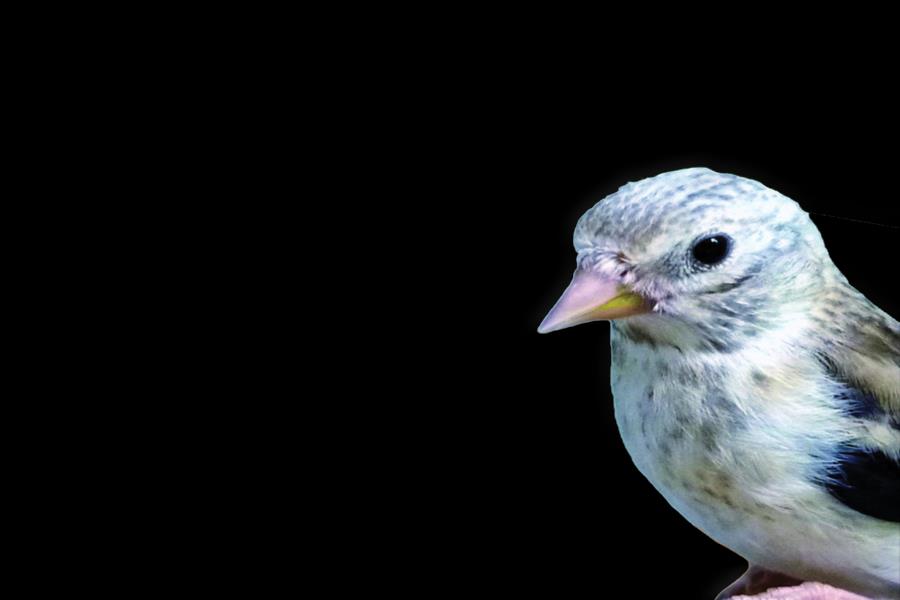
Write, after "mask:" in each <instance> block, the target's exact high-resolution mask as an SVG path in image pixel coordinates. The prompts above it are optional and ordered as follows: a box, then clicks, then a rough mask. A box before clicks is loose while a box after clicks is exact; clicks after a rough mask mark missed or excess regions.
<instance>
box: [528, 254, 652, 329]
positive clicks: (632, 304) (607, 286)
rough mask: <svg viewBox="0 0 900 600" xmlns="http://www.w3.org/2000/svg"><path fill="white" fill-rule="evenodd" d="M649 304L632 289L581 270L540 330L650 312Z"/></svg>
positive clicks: (548, 314) (591, 272) (576, 273)
mask: <svg viewBox="0 0 900 600" xmlns="http://www.w3.org/2000/svg"><path fill="white" fill-rule="evenodd" d="M651 308H652V307H651V306H650V304H648V303H647V301H646V299H644V297H643V296H640V295H638V294H636V293H635V292H633V291H632V290H631V288H629V287H627V286H624V285H621V284H619V283H618V282H616V281H614V280H612V279H609V278H607V277H603V276H601V275H598V274H596V273H594V272H593V271H585V270H583V269H578V270H576V271H575V275H574V276H573V277H572V283H570V284H569V287H567V288H566V291H565V292H563V295H562V297H560V299H559V300H557V301H556V304H555V305H553V308H551V309H550V312H549V313H547V316H546V317H544V320H543V321H542V322H541V326H540V327H538V333H550V332H551V331H556V330H557V329H565V328H566V327H572V326H573V325H580V324H581V323H587V322H589V321H608V320H611V319H621V318H623V317H630V316H632V315H639V314H642V313H647V312H650V310H651Z"/></svg>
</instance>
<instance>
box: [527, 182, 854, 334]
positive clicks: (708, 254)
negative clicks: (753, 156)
mask: <svg viewBox="0 0 900 600" xmlns="http://www.w3.org/2000/svg"><path fill="white" fill-rule="evenodd" d="M574 245H575V250H576V252H577V269H576V270H575V274H574V276H573V278H572V282H571V284H570V285H569V287H568V288H567V289H566V290H565V292H564V293H563V295H562V297H561V298H560V299H559V301H558V302H557V303H556V305H555V306H554V307H553V308H552V309H551V311H550V312H549V314H548V315H547V316H546V318H545V319H544V321H543V322H542V323H541V325H540V327H539V328H538V331H539V332H540V333H548V332H551V331H555V330H558V329H563V328H566V327H571V326H573V325H578V324H581V323H585V322H588V321H597V320H616V325H617V328H618V329H619V330H620V331H622V332H623V333H624V334H626V335H630V336H632V337H635V338H640V339H642V340H644V341H648V342H651V343H652V342H656V343H660V344H671V345H676V346H678V347H680V348H681V347H685V346H688V347H692V346H693V347H702V348H708V349H714V350H722V349H724V347H728V346H731V345H735V344H739V342H740V341H741V340H742V339H744V338H747V337H752V336H755V335H758V334H759V333H760V332H762V331H764V330H765V329H766V328H771V327H777V326H779V325H780V324H783V323H784V322H785V321H786V320H789V319H791V318H794V317H796V315H798V314H800V313H802V311H803V310H805V309H807V308H808V307H809V305H810V303H811V302H813V301H814V300H815V298H816V294H817V291H818V290H820V289H822V287H823V286H824V285H825V283H826V279H827V278H829V277H840V274H839V273H837V271H836V269H835V268H834V266H833V264H832V263H831V260H830V258H829V256H828V252H827V251H826V249H825V245H824V243H823V242H822V238H821V235H820V234H819V232H818V230H817V229H816V227H815V225H814V224H813V222H812V221H811V220H810V218H809V216H808V215H807V213H806V212H804V211H803V210H802V209H801V208H800V206H799V205H798V204H797V203H796V202H794V201H793V200H791V199H790V198H787V197H785V196H783V195H781V194H779V193H778V192H776V191H774V190H771V189H769V188H767V187H765V186H764V185H762V184H760V183H758V182H756V181H753V180H750V179H746V178H743V177H738V176H735V175H728V174H721V173H716V172H714V171H711V170H709V169H705V168H694V169H684V170H680V171H674V172H671V173H664V174H662V175H658V176H656V177H651V178H649V179H644V180H642V181H638V182H636V183H629V184H627V185H625V186H623V187H622V188H620V189H619V191H617V192H616V193H614V194H612V195H610V196H608V197H606V198H604V199H603V200H601V201H600V202H598V203H597V204H596V205H595V206H594V207H593V208H591V209H590V210H588V211H587V212H586V213H585V214H584V215H583V216H582V217H581V218H580V219H579V220H578V224H577V226H576V228H575V234H574Z"/></svg>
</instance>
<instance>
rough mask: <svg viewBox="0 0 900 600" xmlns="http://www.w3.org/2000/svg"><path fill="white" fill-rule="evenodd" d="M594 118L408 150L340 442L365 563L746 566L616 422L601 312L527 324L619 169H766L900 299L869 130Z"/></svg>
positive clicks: (477, 584)
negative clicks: (389, 250)
mask: <svg viewBox="0 0 900 600" xmlns="http://www.w3.org/2000/svg"><path fill="white" fill-rule="evenodd" d="M461 121H465V119H462V120H461ZM601 125H602V126H593V125H592V126H584V127H583V128H582V127H578V126H576V125H572V124H562V123H560V124H546V125H543V126H541V127H537V126H536V125H535V124H534V123H529V122H527V119H526V118H525V115H523V116H522V118H521V119H520V118H508V117H507V118H504V119H503V120H502V121H501V122H500V123H499V124H498V123H496V122H493V121H491V120H490V119H488V120H484V119H481V120H478V121H476V122H474V123H469V122H466V123H462V122H460V130H458V131H453V127H452V126H451V127H450V128H448V129H446V130H445V129H443V128H442V129H441V131H440V133H436V132H431V133H434V134H435V135H436V136H437V137H438V138H440V140H439V143H436V144H434V145H432V146H430V148H432V149H431V150H423V153H424V155H425V156H424V157H423V156H419V157H416V158H415V159H410V161H409V162H408V163H407V164H405V165H404V173H405V175H406V176H407V177H408V178H409V180H410V181H413V182H414V187H415V189H414V190H413V194H414V199H413V200H412V201H411V203H410V204H408V205H403V206H400V205H399V204H398V210H397V212H396V214H397V218H398V219H401V218H402V217H401V216H400V215H403V214H405V215H406V217H405V218H406V221H404V223H402V224H405V225H406V226H407V227H408V229H409V230H412V233H411V235H405V236H400V237H399V238H398V239H397V240H395V241H394V243H395V244H396V254H395V255H394V257H393V260H394V261H395V265H396V266H397V267H398V272H399V273H400V275H399V279H400V282H401V283H402V285H401V286H400V288H399V289H402V292H401V293H400V294H395V293H394V292H393V291H391V289H390V288H391V286H392V285H394V284H393V283H392V284H388V283H386V282H384V281H381V283H375V284H373V285H382V286H383V287H382V289H383V290H384V292H383V293H384V294H385V295H386V296H385V303H386V305H387V306H388V307H396V306H397V305H398V303H399V305H400V306H401V310H399V311H392V312H391V317H390V318H391V323H390V324H389V326H385V324H384V323H373V324H372V325H369V326H367V329H366V333H367V335H366V336H365V337H366V339H367V341H366V342H365V345H366V348H367V349H366V350H365V351H360V353H359V354H358V356H359V357H360V359H361V360H362V359H364V358H365V357H367V356H368V357H371V356H372V355H373V354H374V355H375V356H377V358H375V359H371V360H373V362H374V366H373V367H372V374H371V377H372V378H373V379H371V380H368V381H367V385H366V389H369V390H371V395H367V396H366V398H365V400H364V401H363V402H362V404H364V405H365V407H364V408H363V409H362V410H357V411H355V412H353V413H352V415H353V421H354V422H355V423H356V425H358V426H359V428H360V430H361V431H364V432H365V433H364V436H365V440H366V442H365V444H364V446H365V451H364V452H362V453H361V454H362V455H360V454H357V453H354V454H353V456H354V458H353V461H354V464H355V465H356V466H357V467H358V469H354V471H353V473H354V474H356V475H358V476H359V479H358V482H359V483H358V485H359V487H358V488H357V491H358V493H359V494H360V495H361V496H362V497H365V498H367V499H368V501H367V502H366V503H365V505H366V506H367V508H366V509H365V511H364V514H359V513H358V512H355V513H354V514H355V515H356V517H358V518H359V521H355V522H358V523H359V524H360V527H363V528H364V529H365V530H366V531H368V532H370V533H371V535H370V536H368V537H366V536H364V537H365V538H366V539H368V540H369V541H370V543H371V546H369V545H366V546H365V550H364V552H366V553H368V552H369V551H371V552H385V547H386V545H390V546H391V547H397V545H399V547H400V548H401V551H400V552H399V553H398V554H396V555H394V554H391V553H388V556H390V557H392V558H391V559H390V562H391V563H392V565H393V567H391V568H389V569H387V570H384V569H382V568H378V569H376V570H375V571H376V572H377V574H376V575H375V576H376V577H379V578H384V580H385V581H388V582H396V581H397V576H399V575H403V574H415V575H416V578H418V577H419V576H421V577H422V579H421V581H423V582H424V583H423V584H422V585H424V586H425V588H424V589H446V588H455V589H460V590H470V591H474V590H477V591H485V592H495V593H496V592H502V593H505V594H506V593H510V594H520V593H542V594H546V595H548V596H550V597H563V596H565V595H568V594H571V593H574V592H576V591H577V590H588V591H590V592H591V593H595V594H600V595H601V597H603V596H604V595H605V593H608V592H609V589H610V588H607V587H605V586H618V585H621V584H623V583H624V584H625V585H628V586H634V587H632V588H630V589H632V590H633V592H632V593H633V595H632V593H629V594H627V595H625V596H615V597H635V598H645V597H646V598H650V597H654V596H653V594H663V593H676V594H678V596H677V597H684V598H698V599H703V598H712V597H714V596H715V594H716V593H717V592H718V591H719V590H721V589H722V588H723V587H725V586H726V585H727V584H728V583H730V581H732V580H733V579H734V578H736V577H737V576H739V575H740V574H741V573H742V572H743V569H744V568H745V563H744V561H743V559H741V558H740V557H738V556H736V555H735V554H733V553H732V552H730V551H729V550H727V549H726V548H723V547H721V546H719V545H718V544H717V543H715V542H713V541H712V540H710V539H709V538H707V537H706V536H705V535H704V534H702V533H701V532H700V531H698V530H696V529H695V528H694V527H692V526H691V525H690V524H689V523H687V521H685V520H684V519H683V518H682V517H681V516H680V515H679V514H678V513H677V512H676V511H675V510H674V509H672V508H671V507H670V506H669V505H668V504H667V503H666V502H665V500H664V499H663V498H662V497H661V496H660V495H659V494H658V493H657V492H656V491H655V489H654V488H653V487H652V486H651V485H650V484H649V483H648V482H647V481H646V480H645V479H644V478H643V476H641V475H640V473H639V472H638V471H637V469H636V468H635V467H634V466H633V465H632V463H631V460H630V458H629V457H628V455H627V453H626V451H625V449H624V447H623V445H622V442H621V440H620V438H619V434H618V431H617V429H616V426H615V423H614V418H613V407H612V398H611V393H610V390H609V362H610V356H609V337H608V336H609V333H608V328H609V326H608V324H606V323H591V324H587V325H583V326H579V327H576V328H572V329H568V330H564V331H561V332H555V333H552V334H550V335H538V334H537V333H536V328H537V326H538V324H539V322H540V321H541V319H542V317H543V316H544V314H545V313H546V312H547V311H548V310H549V308H550V307H551V306H552V305H553V303H554V302H555V300H556V298H557V297H558V296H559V294H560V293H561V292H562V290H563V289H564V287H565V286H566V284H567V283H568V281H569V279H570V277H571V273H572V270H573V269H574V258H575V253H574V251H573V249H572V244H571V237H572V231H573V229H574V225H575V222H576V220H577V218H578V217H579V216H580V215H581V214H582V213H583V212H584V211H585V210H587V209H588V208H590V207H591V206H592V205H593V204H594V203H595V202H597V201H599V200H600V199H602V198H603V197H604V196H606V195H608V194H611V193H613V192H615V191H616V190H617V189H618V187H619V186H621V185H622V184H624V183H626V182H627V181H635V180H638V179H641V178H644V177H649V176H652V175H656V174H658V173H661V172H665V171H670V170H674V169H679V168H685V167H693V166H706V167H710V168H712V169H714V170H717V171H723V172H730V173H736V174H739V175H742V176H745V177H750V178H753V179H756V180H759V181H761V182H762V183H764V184H766V185H767V186H769V187H771V188H773V189H776V190H778V191H780V192H782V193H784V194H786V195H787V196H789V197H791V198H793V199H795V200H797V201H798V202H799V203H800V204H801V206H803V207H804V209H806V210H807V211H809V212H813V213H822V214H821V215H820V214H813V220H814V221H815V223H816V224H817V226H818V227H819V229H820V231H821V232H822V235H823V237H824V239H825V242H826V245H827V247H828V248H829V251H830V253H831V255H832V258H833V260H834V262H835V263H836V264H837V265H838V266H839V268H841V270H842V271H843V272H844V273H845V274H846V275H847V277H848V278H849V279H850V281H851V283H852V284H853V285H855V286H856V287H857V288H858V289H860V290H861V291H862V292H864V293H865V294H866V295H867V296H868V297H869V298H870V299H871V300H873V301H874V302H875V303H876V304H878V305H879V306H881V307H882V308H883V309H884V310H886V311H888V312H889V313H891V314H893V315H894V316H897V315H898V314H900V311H898V310H897V300H896V293H895V292H894V279H895V275H894V274H893V273H894V271H896V270H897V269H896V267H895V266H893V264H894V263H895V262H896V257H897V252H896V242H897V241H898V233H900V231H898V230H897V229H894V228H890V227H886V226H884V224H893V225H897V224H898V223H900V220H898V219H897V217H896V197H897V190H896V189H895V187H894V186H895V180H896V168H895V166H894V164H893V163H894V161H895V156H894V155H893V154H892V153H891V152H889V151H888V150H886V148H885V147H884V145H883V144H881V143H880V142H879V141H878V140H879V139H880V136H881V135H882V134H886V132H885V131H884V130H883V129H881V130H879V133H878V134H877V135H875V134H873V133H872V131H873V130H872V129H869V128H867V127H866V126H865V124H863V123H858V124H857V125H858V126H859V127H857V126H856V125H854V126H853V127H850V128H849V129H846V130H844V131H841V132H837V131H835V130H833V129H832V130H829V131H823V130H822V128H820V127H819V126H818V125H817V124H816V123H815V122H813V123H810V124H807V127H806V128H803V129H800V128H798V127H797V126H794V125H792V124H791V123H788V122H786V121H784V120H778V121H771V122H766V121H762V122H761V121H742V120H740V119H731V120H729V119H728V118H727V117H722V118H718V117H717V118H716V119H711V120H709V121H706V122H703V123H701V124H697V123H694V124H692V125H691V126H690V127H686V128H677V129H656V128H652V127H647V124H646V123H645V122H644V121H642V120H641V118H640V117H635V116H632V115H631V114H628V115H627V116H625V115H623V116H622V118H620V119H610V120H609V121H607V122H606V123H603V124H601ZM441 140H443V141H441ZM432 142H433V140H432ZM434 146H439V147H440V150H433V148H434ZM410 214H411V215H412V217H410ZM825 215H831V216H825ZM849 219H855V220H862V221H871V222H873V223H875V224H867V223H861V222H858V221H855V220H849ZM385 310H386V311H387V310H390V309H389V308H386V309H385ZM348 414H349V413H348ZM354 485H356V484H354ZM354 506H355V507H356V508H354V511H358V510H359V505H354ZM388 541H389V544H388Z"/></svg>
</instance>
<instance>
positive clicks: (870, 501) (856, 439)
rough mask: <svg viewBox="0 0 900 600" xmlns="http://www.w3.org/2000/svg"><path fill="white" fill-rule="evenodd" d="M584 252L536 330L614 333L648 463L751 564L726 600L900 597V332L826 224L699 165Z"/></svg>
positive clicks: (630, 415) (632, 440)
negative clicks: (803, 589)
mask: <svg viewBox="0 0 900 600" xmlns="http://www.w3.org/2000/svg"><path fill="white" fill-rule="evenodd" d="M573 243H574V247H575V252H576V269H575V273H574V275H573V278H572V281H571V283H570V284H569V286H568V287H567V288H566V289H565V291H564V292H563V294H562V296H561V297H560V298H559V300H558V301H557V302H556V304H555V305H554V306H553V307H552V309H551V310H550V311H549V313H548V314H547V316H546V317H545V318H544V320H543V321H542V323H541V324H540V326H539V328H538V332H539V333H549V332H552V331H557V330H560V329H564V328H567V327H572V326H575V325H579V324H582V323H587V322H591V321H609V322H610V349H611V368H610V387H611V389H612V393H613V405H614V413H615V421H616V425H617V427H618V430H619V433H620V435H621V438H622V441H623V443H624V446H625V448H626V450H627V451H628V454H629V455H630V457H631V459H632V462H633V463H634V465H635V466H636V467H637V469H638V470H639V471H640V472H641V473H642V474H643V475H644V476H645V477H646V478H647V479H648V480H649V481H650V483H651V484H652V485H653V486H654V487H655V488H656V490H657V491H658V492H659V493H660V494H661V495H662V496H663V497H664V498H665V500H666V501H667V502H668V503H669V504H670V505H671V506H672V507H673V508H674V509H675V510H677V511H678V512H679V513H680V514H681V515H682V516H684V517H685V518H686V519H687V520H688V521H689V522H690V523H691V524H693V525H694V526H695V527H696V528H698V529H700V530H701V531H702V532H703V533H705V534H706V535H707V536H709V537H710V538H712V539H713V540H715V541H716V542H718V543H720V544H722V545H723V546H725V547H727V548H729V549H731V550H732V551H734V552H735V553H737V554H738V555H740V556H742V557H744V558H745V559H746V560H747V562H748V564H749V567H748V570H747V572H746V573H745V574H744V575H743V576H742V577H741V578H740V579H738V580H737V581H736V582H735V583H733V584H732V585H731V586H729V587H728V588H726V589H725V590H723V591H722V592H721V593H720V594H719V596H717V600H723V599H725V598H730V597H732V596H736V595H741V594H754V593H759V592H763V591H765V590H766V589H769V588H771V587H773V586H776V585H781V584H786V585H797V584H801V583H802V582H817V583H815V584H809V585H823V584H826V585H828V586H833V587H834V588H838V589H839V590H846V591H848V592H851V593H854V594H860V595H863V596H865V597H868V598H877V599H882V598H885V599H887V598H890V599H896V598H900V324H898V322H897V321H896V320H895V319H894V318H893V317H891V316H890V315H889V314H887V313H886V312H885V311H883V310H882V309H880V308H879V307H878V306H876V305H875V304H873V303H872V302H871V301H869V300H868V299H867V298H866V297H865V296H864V295H863V294H862V293H861V292H859V291H858V290H857V289H855V288H854V287H853V286H852V285H851V284H850V283H849V281H848V279H847V278H846V277H845V276H844V275H843V274H842V273H841V271H840V270H839V269H838V268H837V267H836V266H835V264H834V263H833V262H832V260H831V258H830V256H829V253H828V250H827V249H826V246H825V243H824V241H823V239H822V236H821V234H820V232H819V230H818V229H817V227H816V226H815V224H814V223H813V221H812V219H811V218H810V216H809V214H808V213H807V212H806V211H804V210H803V209H802V208H801V206H800V205H799V204H798V203H797V202H795V201H794V200H792V199H790V198H788V197H787V196H785V195H782V194H780V193H779V192H777V191H775V190H773V189H770V188H768V187H766V186H765V185H763V184H762V183H759V182H758V181H755V180H753V179H749V178H745V177H741V176H738V175H733V174H727V173H718V172H716V171H713V170H711V169H708V168H705V167H698V168H689V169H682V170H677V171H672V172H667V173H662V174H659V175H656V176H653V177H649V178H647V179H643V180H640V181H637V182H630V183H628V184H626V185H624V186H622V187H621V188H619V190H618V191H617V192H615V193H613V194H611V195H609V196H607V197H606V198H604V199H602V200H601V201H599V202H598V203H597V204H595V205H594V206H593V207H592V208H590V209H589V210H588V211H587V212H586V213H584V214H583V215H582V216H581V217H580V218H579V219H578V222H577V224H576V227H575V232H574V235H573ZM803 585H807V584H803ZM741 597H743V596H741ZM779 597H780V596H779ZM804 597H806V596H804ZM853 597H856V596H853Z"/></svg>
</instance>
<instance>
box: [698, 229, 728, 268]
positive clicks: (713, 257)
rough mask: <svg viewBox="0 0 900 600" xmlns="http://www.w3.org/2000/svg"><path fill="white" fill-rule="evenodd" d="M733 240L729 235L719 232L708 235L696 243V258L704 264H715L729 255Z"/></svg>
mask: <svg viewBox="0 0 900 600" xmlns="http://www.w3.org/2000/svg"><path fill="white" fill-rule="evenodd" d="M730 247H731V240H729V239H728V236H726V235H722V234H717V235H710V236H707V237H705V238H703V239H701V240H700V241H698V242H697V243H696V244H694V249H693V253H694V258H695V259H697V261H698V262H701V263H703V264H704V265H714V264H716V263H719V262H722V259H724V258H725V257H726V256H728V250H729V248H730Z"/></svg>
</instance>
